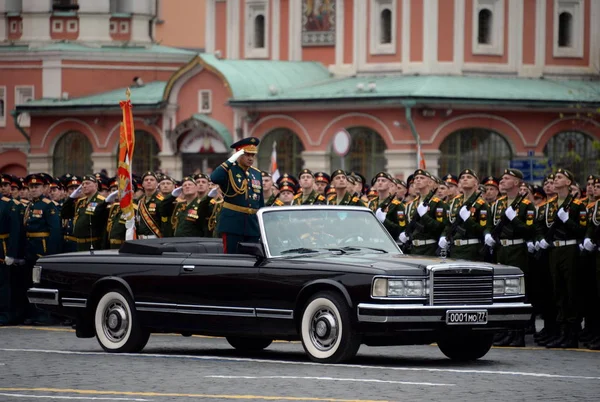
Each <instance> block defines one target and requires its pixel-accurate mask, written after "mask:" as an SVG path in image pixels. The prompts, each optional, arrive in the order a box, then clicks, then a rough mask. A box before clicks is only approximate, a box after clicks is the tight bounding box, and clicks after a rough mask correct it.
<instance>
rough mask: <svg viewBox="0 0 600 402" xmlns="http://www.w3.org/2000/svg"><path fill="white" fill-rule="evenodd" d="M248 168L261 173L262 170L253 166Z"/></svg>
mask: <svg viewBox="0 0 600 402" xmlns="http://www.w3.org/2000/svg"><path fill="white" fill-rule="evenodd" d="M250 169H252V170H256V171H257V172H259V173H260V174H261V175H262V172H261V171H260V169H257V168H255V167H254V166H250Z"/></svg>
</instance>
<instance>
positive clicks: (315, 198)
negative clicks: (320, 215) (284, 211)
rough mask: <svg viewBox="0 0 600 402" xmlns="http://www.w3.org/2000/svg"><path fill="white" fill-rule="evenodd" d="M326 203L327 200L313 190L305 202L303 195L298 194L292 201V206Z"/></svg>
mask: <svg viewBox="0 0 600 402" xmlns="http://www.w3.org/2000/svg"><path fill="white" fill-rule="evenodd" d="M326 203H327V200H326V199H325V197H323V196H322V195H321V194H319V193H317V192H316V191H315V190H313V191H312V192H311V193H310V194H309V195H308V197H307V198H306V200H304V201H303V197H302V193H300V194H296V196H294V200H293V201H292V205H323V204H326Z"/></svg>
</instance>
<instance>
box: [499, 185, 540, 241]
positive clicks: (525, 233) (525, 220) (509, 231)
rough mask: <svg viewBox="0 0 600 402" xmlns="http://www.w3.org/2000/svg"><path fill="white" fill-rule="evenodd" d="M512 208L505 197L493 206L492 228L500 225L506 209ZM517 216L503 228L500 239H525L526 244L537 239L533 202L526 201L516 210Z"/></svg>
mask: <svg viewBox="0 0 600 402" xmlns="http://www.w3.org/2000/svg"><path fill="white" fill-rule="evenodd" d="M509 206H510V203H509V202H508V197H507V196H505V195H503V196H501V197H500V198H498V199H497V200H496V202H495V203H494V205H492V214H491V215H492V228H491V230H494V227H495V226H496V225H498V224H499V223H500V221H501V220H502V216H503V215H505V212H506V209H507V208H508V207H509ZM515 212H516V213H517V216H516V217H515V219H513V220H512V221H508V222H507V223H506V224H505V225H504V227H503V228H502V232H501V233H500V236H499V237H500V239H510V240H517V239H523V240H525V241H526V242H527V241H531V240H533V238H534V237H535V231H536V227H535V225H534V222H535V217H536V210H535V206H534V205H533V204H532V203H531V201H529V200H527V199H524V200H523V201H521V203H519V205H517V207H516V208H515Z"/></svg>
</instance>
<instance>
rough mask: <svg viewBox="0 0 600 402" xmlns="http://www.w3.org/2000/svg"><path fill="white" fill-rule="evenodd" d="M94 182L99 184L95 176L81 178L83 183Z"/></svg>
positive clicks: (89, 175) (88, 175) (87, 175)
mask: <svg viewBox="0 0 600 402" xmlns="http://www.w3.org/2000/svg"><path fill="white" fill-rule="evenodd" d="M86 180H87V181H93V182H94V183H98V179H97V178H96V176H94V175H93V174H86V175H85V176H83V177H82V178H81V182H82V183H83V182H84V181H86Z"/></svg>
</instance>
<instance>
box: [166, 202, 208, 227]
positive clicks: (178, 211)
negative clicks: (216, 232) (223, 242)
mask: <svg viewBox="0 0 600 402" xmlns="http://www.w3.org/2000/svg"><path fill="white" fill-rule="evenodd" d="M210 201H211V199H210V198H208V196H206V195H205V196H204V197H202V198H201V197H196V198H194V199H193V200H192V201H190V202H187V201H185V200H184V201H179V202H178V203H177V204H176V205H175V209H174V210H173V217H172V218H171V222H172V223H173V229H174V230H173V235H174V236H175V237H210V236H209V233H210V232H209V230H208V219H209V218H210V215H209V213H210V209H209V206H210Z"/></svg>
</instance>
